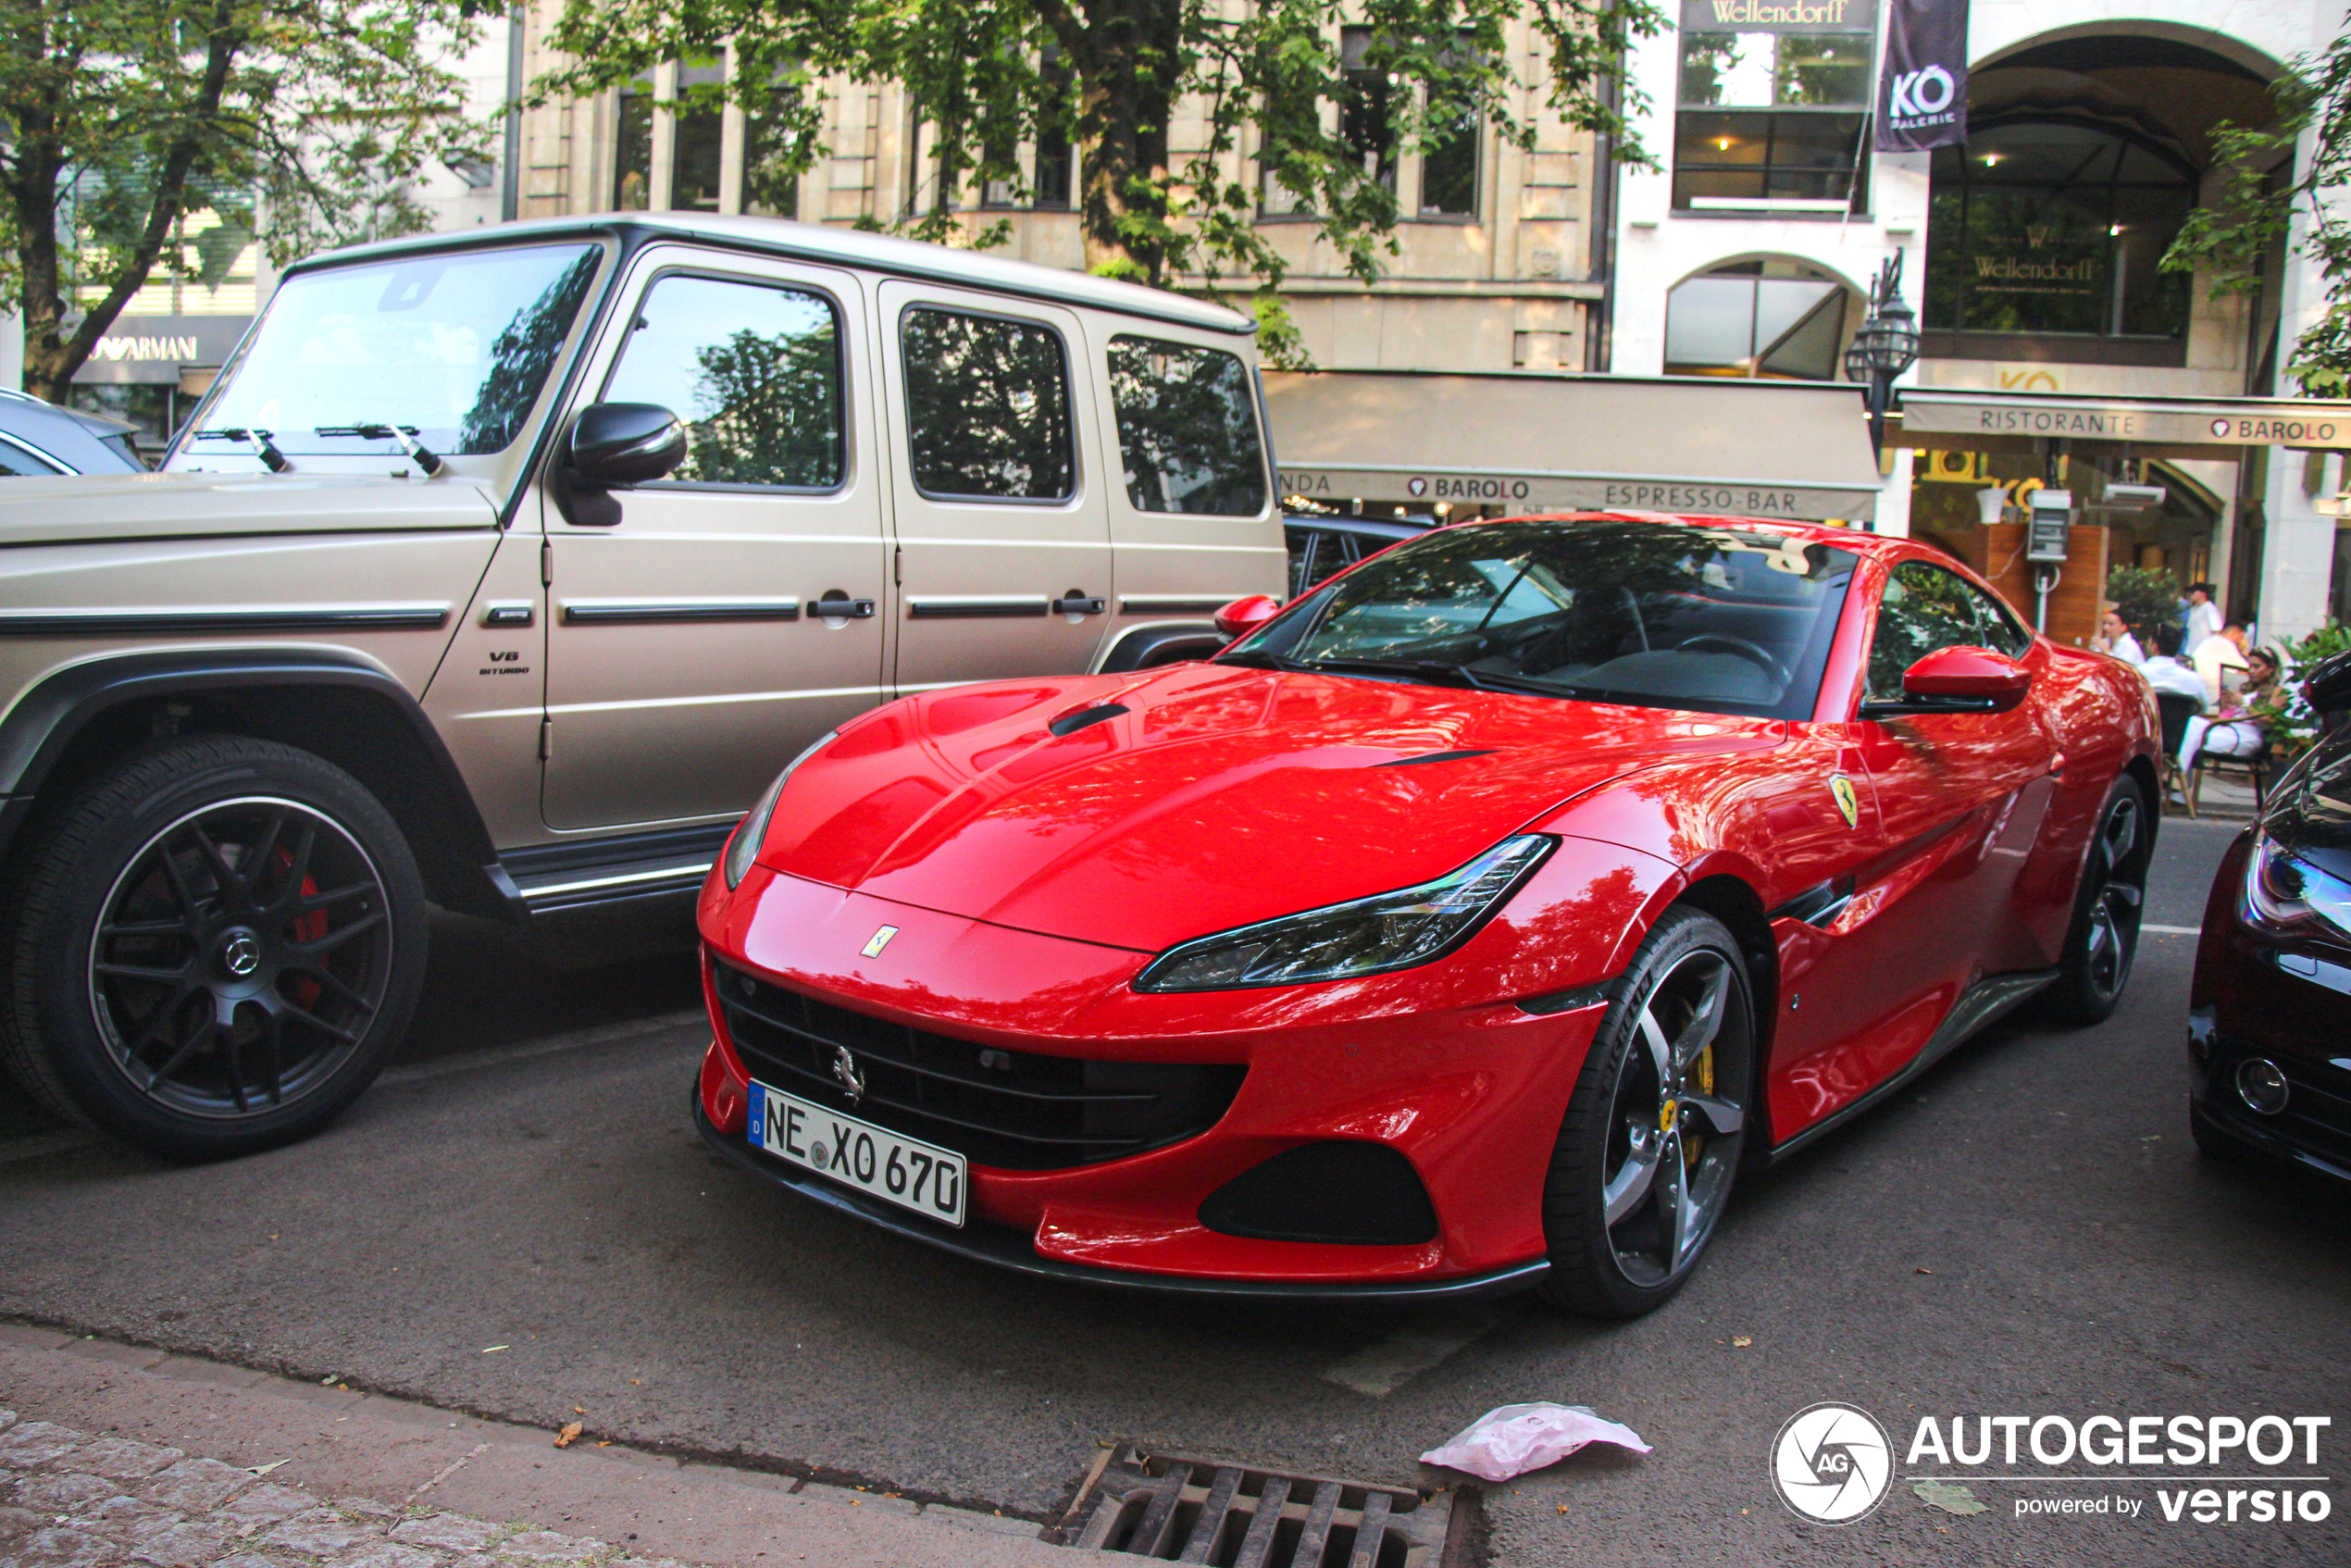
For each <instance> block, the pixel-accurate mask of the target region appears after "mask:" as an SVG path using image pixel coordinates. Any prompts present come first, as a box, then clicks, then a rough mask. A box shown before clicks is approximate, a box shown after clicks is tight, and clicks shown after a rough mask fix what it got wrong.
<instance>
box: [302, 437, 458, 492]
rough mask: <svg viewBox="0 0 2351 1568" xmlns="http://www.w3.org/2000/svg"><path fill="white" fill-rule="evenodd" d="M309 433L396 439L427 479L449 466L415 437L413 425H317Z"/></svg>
mask: <svg viewBox="0 0 2351 1568" xmlns="http://www.w3.org/2000/svg"><path fill="white" fill-rule="evenodd" d="M311 433H312V434H314V435H322V436H357V437H359V438H360V439H361V440H363V441H396V442H399V443H400V444H401V447H402V449H403V450H404V451H405V452H406V453H407V454H408V456H409V458H410V459H411V460H412V461H413V462H415V464H416V465H417V467H419V468H422V469H423V470H424V471H425V478H427V479H431V478H433V477H434V476H435V475H437V474H439V473H440V472H441V470H442V469H443V468H445V467H448V466H449V465H448V464H446V463H444V462H442V460H441V457H440V454H437V453H435V452H433V451H432V450H431V449H430V448H429V447H427V446H426V445H425V444H424V443H423V442H419V441H418V440H417V427H416V426H414V425H317V426H314V427H313V428H312V431H311Z"/></svg>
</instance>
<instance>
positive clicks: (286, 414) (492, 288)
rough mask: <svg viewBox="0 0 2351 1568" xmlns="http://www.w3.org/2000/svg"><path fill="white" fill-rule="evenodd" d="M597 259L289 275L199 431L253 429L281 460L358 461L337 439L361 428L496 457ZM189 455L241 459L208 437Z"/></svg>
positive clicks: (543, 254)
mask: <svg viewBox="0 0 2351 1568" xmlns="http://www.w3.org/2000/svg"><path fill="white" fill-rule="evenodd" d="M602 254H603V247H601V246H598V245H592V244H565V245H534V246H530V247H528V248H524V249H516V250H488V251H479V250H477V251H454V252H444V253H442V254H441V255H420V256H414V257H403V258H401V259H400V260H397V261H381V262H372V263H367V264H365V265H361V266H356V267H332V268H322V269H320V270H318V271H317V272H300V273H296V274H295V275H294V276H293V277H292V278H289V279H287V280H286V281H285V283H284V284H283V285H282V286H281V287H280V289H279V290H278V293H277V297H276V298H275V299H273V300H271V301H270V304H269V312H268V314H267V316H265V317H263V318H262V322H261V328H260V330H259V331H258V332H256V333H255V336H254V340H253V342H251V343H249V344H248V345H247V346H246V348H245V351H244V353H243V355H241V356H240V357H239V359H238V360H237V362H236V364H235V365H234V366H233V367H231V368H230V380H229V384H228V386H227V387H226V388H225V389H223V391H222V392H221V394H220V396H218V398H216V399H215V400H214V401H213V404H212V406H211V407H210V408H209V409H207V410H206V411H205V416H204V428H205V429H206V430H208V431H225V430H231V429H255V430H266V431H267V432H269V436H270V440H271V441H272V442H274V443H275V445H276V446H277V448H278V450H280V451H281V452H287V453H313V454H328V453H335V452H343V453H353V454H355V453H358V452H363V451H366V450H367V448H366V447H364V446H362V445H360V444H359V443H357V442H354V441H353V440H351V439H350V431H351V429H352V427H355V426H368V425H376V426H383V425H403V426H408V427H411V428H413V429H414V430H415V432H416V436H417V441H418V442H420V443H422V444H423V445H424V446H426V447H429V448H430V449H431V450H433V451H435V452H441V453H450V454H463V453H481V452H497V451H501V450H503V449H504V447H506V446H507V445H508V444H510V443H511V442H513V441H514V439H515V438H516V436H517V435H519V434H521V433H522V425H523V420H524V419H525V418H526V417H529V413H530V408H531V404H534V403H535V402H537V401H538V398H539V389H540V388H541V386H542V385H543V384H544V383H545V381H546V380H547V372H548V370H549V369H550V368H551V367H553V366H554V362H555V355H557V354H558V353H559V352H561V350H562V348H563V344H564V339H565V336H566V334H567V333H568V332H569V331H570V330H571V324H572V317H574V316H576V315H577V314H578V310H579V302H580V301H581V300H582V299H583V298H584V297H586V295H587V292H588V285H589V283H590V282H591V280H593V279H594V277H595V275H596V265H597V262H598V261H599V260H600V259H601V257H602ZM322 431H326V432H342V433H341V434H340V435H338V434H334V433H328V434H321V432H322ZM192 446H193V449H196V450H201V451H203V452H206V453H213V452H227V451H230V450H235V451H240V452H242V451H244V450H246V446H245V443H244V442H243V441H241V440H229V439H224V438H223V437H221V436H218V435H208V436H205V437H201V438H196V439H194V440H193V442H192Z"/></svg>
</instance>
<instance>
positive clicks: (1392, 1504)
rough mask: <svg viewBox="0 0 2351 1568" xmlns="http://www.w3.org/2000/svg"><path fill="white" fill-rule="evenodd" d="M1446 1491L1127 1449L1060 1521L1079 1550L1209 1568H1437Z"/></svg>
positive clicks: (1104, 1466) (1448, 1499) (1447, 1521)
mask: <svg viewBox="0 0 2351 1568" xmlns="http://www.w3.org/2000/svg"><path fill="white" fill-rule="evenodd" d="M1452 1518H1453V1494H1451V1493H1450V1492H1438V1493H1436V1494H1434V1495H1431V1496H1424V1495H1423V1494H1421V1493H1420V1492H1417V1491H1415V1490H1413V1489H1412V1487H1375V1486H1371V1485H1368V1484H1367V1483H1364V1482H1362V1481H1340V1480H1336V1479H1333V1478H1331V1477H1329V1476H1324V1475H1282V1474H1280V1473H1279V1472H1276V1471H1270V1470H1252V1469H1250V1468H1248V1467H1247V1466H1244V1465H1238V1464H1220V1463H1218V1462H1216V1461H1214V1460H1213V1459H1192V1458H1188V1457H1187V1456H1185V1455H1182V1454H1142V1453H1137V1452H1136V1451H1135V1450H1133V1449H1132V1448H1126V1447H1122V1448H1120V1449H1118V1450H1116V1451H1114V1452H1112V1453H1110V1454H1108V1455H1106V1456H1105V1458H1104V1460H1103V1461H1102V1462H1101V1463H1100V1464H1098V1465H1097V1467H1096V1471H1095V1475H1094V1476H1093V1477H1092V1479H1091V1480H1090V1481H1088V1484H1087V1487H1086V1489H1085V1490H1084V1491H1083V1492H1082V1493H1080V1494H1079V1496H1078V1499H1077V1502H1076V1506H1075V1507H1073V1508H1072V1509H1071V1510H1070V1512H1069V1515H1068V1518H1067V1519H1066V1520H1065V1521H1064V1524H1063V1526H1062V1532H1061V1538H1062V1539H1063V1540H1064V1541H1065V1542H1066V1543H1068V1544H1069V1545H1071V1546H1074V1547H1076V1548H1078V1549H1081V1550H1092V1551H1121V1552H1129V1553H1132V1554H1134V1555H1135V1556H1138V1557H1148V1558H1156V1559H1158V1560H1160V1561H1162V1562H1204V1563H1209V1564H1212V1565H1213V1568H1438V1564H1439V1561H1440V1559H1442V1557H1443V1556H1444V1552H1445V1537H1446V1532H1447V1530H1448V1529H1449V1527H1450V1525H1451V1524H1452Z"/></svg>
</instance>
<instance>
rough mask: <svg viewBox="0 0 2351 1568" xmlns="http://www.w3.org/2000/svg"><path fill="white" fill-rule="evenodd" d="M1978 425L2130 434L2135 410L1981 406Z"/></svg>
mask: <svg viewBox="0 0 2351 1568" xmlns="http://www.w3.org/2000/svg"><path fill="white" fill-rule="evenodd" d="M1976 419H1977V422H1978V426H1979V428H1980V429H1986V430H2023V431H2027V432H2030V433H2032V434H2034V435H2069V436H2134V435H2136V434H2138V433H2139V417H2138V416H2137V415H2135V414H2090V413H2083V412H2080V411H2078V410H2073V409H2059V408H1984V409H1979V410H1978V411H1977V413H1976Z"/></svg>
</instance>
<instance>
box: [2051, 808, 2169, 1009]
mask: <svg viewBox="0 0 2351 1568" xmlns="http://www.w3.org/2000/svg"><path fill="white" fill-rule="evenodd" d="M2154 852H2155V834H2154V832H2153V827H2152V824H2151V823H2150V822H2149V821H2148V818H2147V806H2146V796H2144V795H2143V794H2142V793H2141V792H2140V790H2139V786H2138V783H2137V782H2136V781H2135V780H2134V779H2133V778H2130V776H2129V775H2127V774H2126V775H2124V776H2123V777H2122V778H2118V779H2116V780H2115V781H2114V788H2113V789H2112V790H2109V791H2108V793H2107V797H2106V804H2105V805H2104V806H2103V807H2101V808H2100V810H2099V812H2098V826H2097V836H2096V839H2095V840H2092V842H2091V844H2090V856H2089V860H2088V862H2087V864H2085V865H2084V866H2083V868H2082V890H2081V893H2080V894H2079V896H2078V897H2077V898H2076V900H2075V902H2074V909H2073V925H2072V927H2071V931H2070V932H2069V933H2068V936H2067V939H2066V945H2065V957H2064V959H2063V961H2062V962H2061V963H2060V964H2059V967H2058V977H2057V980H2056V982H2055V983H2054V984H2052V985H2051V986H2050V987H2049V989H2048V990H2047V991H2046V992H2045V993H2043V994H2044V995H2046V997H2047V999H2048V1000H2047V1002H2046V1010H2047V1011H2048V1013H2049V1014H2050V1015H2051V1016H2053V1017H2055V1018H2056V1019H2057V1020H2058V1021H2059V1022H2060V1023H2066V1024H2096V1023H2102V1022H2104V1021H2105V1020H2106V1018H2107V1017H2108V1016H2109V1015H2110V1014H2112V1013H2113V1012H2114V1008H2115V1004H2116V1003H2117V1002H2120V1001H2121V1000H2122V988H2123V987H2124V986H2126V985H2128V984H2130V981H2131V965H2132V964H2133V961H2134V960H2135V959H2136V958H2137V957H2138V952H2139V918H2140V906H2141V905H2142V904H2143V903H2144V902H2146V881H2147V862H2148V861H2149V860H2150V859H2152V858H2153V856H2154Z"/></svg>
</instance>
